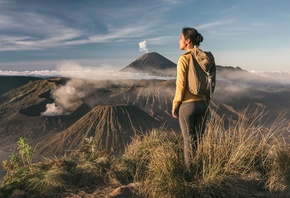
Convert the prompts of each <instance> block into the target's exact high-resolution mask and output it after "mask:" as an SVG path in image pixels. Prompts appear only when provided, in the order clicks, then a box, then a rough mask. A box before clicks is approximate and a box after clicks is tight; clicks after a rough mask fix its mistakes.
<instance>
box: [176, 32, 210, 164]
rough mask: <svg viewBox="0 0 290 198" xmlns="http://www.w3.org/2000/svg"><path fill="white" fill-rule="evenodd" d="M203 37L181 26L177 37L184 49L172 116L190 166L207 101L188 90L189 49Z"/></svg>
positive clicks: (186, 161) (202, 131) (186, 162)
mask: <svg viewBox="0 0 290 198" xmlns="http://www.w3.org/2000/svg"><path fill="white" fill-rule="evenodd" d="M202 41H203V37H202V35H201V34H200V33H198V32H197V30H196V29H194V28H189V27H186V28H183V30H182V34H181V35H180V39H179V48H180V50H186V53H185V54H183V55H182V56H181V57H180V58H179V60H178V63H177V77H176V92H175V97H174V99H173V105H172V116H173V117H174V118H178V121H179V125H180V128H181V132H182V136H183V140H184V161H185V167H186V168H187V169H189V168H190V161H191V154H192V151H193V149H196V146H197V142H198V140H199V138H200V137H201V136H202V134H203V133H204V129H205V118H206V114H207V108H208V102H207V98H206V96H204V95H194V94H192V93H190V92H189V89H188V84H187V76H188V69H189V61H190V58H191V51H192V50H194V48H195V47H198V46H199V45H200V43H201V42H202Z"/></svg>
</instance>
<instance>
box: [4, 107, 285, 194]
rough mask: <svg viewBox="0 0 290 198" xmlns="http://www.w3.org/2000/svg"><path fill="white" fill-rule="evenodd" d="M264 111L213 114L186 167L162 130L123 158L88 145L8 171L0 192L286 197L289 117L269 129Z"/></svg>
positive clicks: (175, 142)
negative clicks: (217, 117)
mask: <svg viewBox="0 0 290 198" xmlns="http://www.w3.org/2000/svg"><path fill="white" fill-rule="evenodd" d="M263 116H264V113H263V112H261V111H258V110H257V111H256V112H254V113H251V115H248V114H247V112H243V113H242V114H241V116H240V117H239V118H238V120H230V119H227V123H229V124H227V126H224V123H225V119H224V120H219V121H217V120H214V119H212V120H210V121H209V123H208V127H207V131H206V134H205V136H204V137H203V139H202V141H201V142H200V143H199V146H198V149H197V150H196V151H194V153H193V158H192V168H191V170H190V171H186V170H185V168H184V166H183V154H182V153H183V144H182V138H181V137H180V135H176V134H174V133H169V132H165V131H162V129H159V130H153V131H152V132H151V133H150V134H144V136H136V137H135V138H134V139H133V141H132V143H131V144H130V145H128V147H127V148H126V150H125V152H124V153H123V154H122V155H121V156H115V155H109V154H107V153H104V152H101V151H96V150H94V148H95V143H94V141H92V140H87V143H86V144H84V145H83V147H82V148H81V149H80V150H79V151H78V152H76V153H74V154H72V155H71V156H64V157H62V158H59V159H50V160H47V161H46V162H42V163H38V164H32V165H30V166H25V167H23V168H20V169H19V170H17V171H15V172H14V173H11V174H10V175H9V174H8V175H7V176H6V178H5V184H4V185H3V186H2V187H1V188H0V197H5V196H9V195H13V196H14V197H15V196H16V197H90V196H98V197H118V196H121V195H122V196H123V197H132V196H133V195H134V197H172V198H179V197H287V196H289V195H290V192H289V183H290V168H289V167H290V148H289V146H288V144H287V143H286V142H285V138H287V137H286V135H287V134H286V132H288V131H287V129H286V128H285V127H284V126H285V125H284V124H285V122H286V120H284V118H283V117H282V116H281V117H278V118H277V120H276V121H275V122H273V124H272V125H271V127H265V126H264V124H263V123H262V122H261V120H262V117H263Z"/></svg>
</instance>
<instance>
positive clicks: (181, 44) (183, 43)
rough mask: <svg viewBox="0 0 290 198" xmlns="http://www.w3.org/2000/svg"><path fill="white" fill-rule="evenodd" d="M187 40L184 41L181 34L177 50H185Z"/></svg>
mask: <svg viewBox="0 0 290 198" xmlns="http://www.w3.org/2000/svg"><path fill="white" fill-rule="evenodd" d="M188 40H189V39H186V38H185V37H184V35H183V34H180V38H179V49H181V50H185V48H186V47H187V43H188Z"/></svg>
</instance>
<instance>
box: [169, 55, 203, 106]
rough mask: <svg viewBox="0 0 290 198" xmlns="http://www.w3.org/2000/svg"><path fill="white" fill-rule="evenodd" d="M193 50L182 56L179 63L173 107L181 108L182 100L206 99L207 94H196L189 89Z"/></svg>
mask: <svg viewBox="0 0 290 198" xmlns="http://www.w3.org/2000/svg"><path fill="white" fill-rule="evenodd" d="M190 56H191V51H190V50H189V51H187V52H186V53H184V54H183V55H182V56H180V58H179V60H178V63H177V75H176V91H175V96H174V99H173V105H172V109H177V108H179V105H180V104H181V103H182V102H192V101H202V100H206V96H202V95H194V94H192V93H190V92H189V90H188V83H187V77H188V67H189V60H190Z"/></svg>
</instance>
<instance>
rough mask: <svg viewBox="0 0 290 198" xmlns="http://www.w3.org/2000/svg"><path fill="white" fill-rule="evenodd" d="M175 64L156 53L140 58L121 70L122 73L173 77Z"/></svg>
mask: <svg viewBox="0 0 290 198" xmlns="http://www.w3.org/2000/svg"><path fill="white" fill-rule="evenodd" d="M175 70H176V64H175V63H173V62H172V61H170V60H169V59H167V58H165V57H164V56H162V55H160V54H159V53H157V52H150V53H146V54H144V55H142V56H140V57H139V58H138V59H136V60H135V61H134V62H132V63H130V64H129V65H128V66H126V67H124V68H123V69H121V71H123V72H145V73H148V74H151V75H161V76H175V73H176V71H175Z"/></svg>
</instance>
